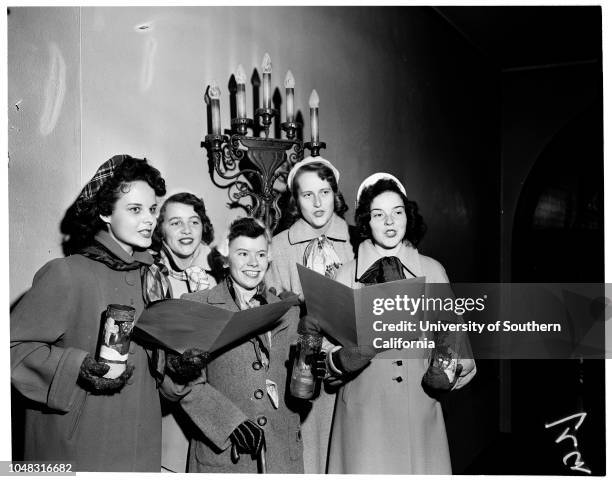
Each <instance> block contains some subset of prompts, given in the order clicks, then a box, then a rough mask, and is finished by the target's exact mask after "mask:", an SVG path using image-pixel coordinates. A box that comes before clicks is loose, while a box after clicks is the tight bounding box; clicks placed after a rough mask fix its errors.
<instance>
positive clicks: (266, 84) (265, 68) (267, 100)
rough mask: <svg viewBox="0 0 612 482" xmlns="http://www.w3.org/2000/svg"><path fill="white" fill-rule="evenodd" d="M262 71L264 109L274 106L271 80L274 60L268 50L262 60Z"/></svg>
mask: <svg viewBox="0 0 612 482" xmlns="http://www.w3.org/2000/svg"><path fill="white" fill-rule="evenodd" d="M261 71H262V72H263V106H264V109H270V108H272V93H271V86H270V82H271V80H272V60H270V55H269V54H268V53H267V52H266V54H265V55H264V58H263V60H262V62H261Z"/></svg>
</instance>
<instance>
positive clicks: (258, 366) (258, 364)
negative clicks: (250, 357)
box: [253, 361, 261, 370]
mask: <svg viewBox="0 0 612 482" xmlns="http://www.w3.org/2000/svg"><path fill="white" fill-rule="evenodd" d="M253 370H261V362H259V361H254V362H253Z"/></svg>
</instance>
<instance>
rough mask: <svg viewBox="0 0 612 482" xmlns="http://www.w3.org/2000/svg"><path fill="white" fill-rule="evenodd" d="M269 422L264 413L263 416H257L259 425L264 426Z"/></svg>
mask: <svg viewBox="0 0 612 482" xmlns="http://www.w3.org/2000/svg"><path fill="white" fill-rule="evenodd" d="M267 423H268V419H267V418H266V417H264V416H263V415H262V416H261V417H257V425H259V426H260V427H263V426H264V425H266V424H267Z"/></svg>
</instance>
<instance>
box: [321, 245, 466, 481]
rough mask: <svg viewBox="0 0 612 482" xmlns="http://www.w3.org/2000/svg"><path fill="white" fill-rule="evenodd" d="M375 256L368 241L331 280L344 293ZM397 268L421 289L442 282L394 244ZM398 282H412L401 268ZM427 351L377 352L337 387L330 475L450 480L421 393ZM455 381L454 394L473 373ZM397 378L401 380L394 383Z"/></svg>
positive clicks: (442, 437)
mask: <svg viewBox="0 0 612 482" xmlns="http://www.w3.org/2000/svg"><path fill="white" fill-rule="evenodd" d="M381 257H382V256H381V255H380V254H379V253H378V252H377V251H376V249H375V248H374V245H373V244H372V241H370V240H366V241H364V242H363V243H361V245H360V246H359V252H358V255H357V259H356V260H353V261H351V262H349V263H347V264H345V265H344V266H343V267H342V268H341V269H340V271H339V272H338V275H337V277H336V280H337V281H339V282H340V283H343V284H345V285H347V286H350V287H352V288H359V287H361V286H363V285H362V284H361V283H359V282H358V281H356V279H358V278H359V277H361V275H362V274H363V273H364V272H365V271H366V270H367V269H368V268H369V267H370V266H371V265H372V263H374V262H375V261H376V260H377V259H379V258H381ZM397 257H398V258H399V259H400V261H401V262H402V264H403V265H404V267H405V268H408V269H409V270H410V271H411V272H412V273H414V274H415V275H416V276H425V277H426V282H427V283H447V282H448V278H447V276H446V272H445V270H444V268H443V267H442V265H441V264H440V263H438V262H437V261H436V260H434V259H432V258H429V257H427V256H423V255H420V254H419V253H418V251H417V250H416V249H415V248H413V247H411V246H407V245H402V248H401V250H400V252H399V253H398V254H397ZM404 274H405V275H406V278H412V277H413V276H412V275H411V274H410V273H409V272H408V271H407V270H406V269H405V270H404ZM427 357H428V353H427V352H426V350H423V357H422V358H420V359H406V358H403V359H402V358H398V359H389V358H388V353H387V354H386V356H385V357H384V358H383V356H381V354H379V355H377V357H376V358H374V359H373V360H372V362H371V363H370V364H369V365H368V366H367V367H366V368H365V369H364V370H363V371H362V372H361V373H360V374H358V375H357V377H356V378H354V379H353V380H351V381H349V382H348V383H347V384H346V385H344V386H343V387H342V388H341V389H340V391H339V393H338V397H337V400H336V410H335V415H334V423H333V427H332V436H331V443H330V455H329V473H335V474H355V473H360V474H450V473H451V464H450V455H449V451H448V441H447V438H446V428H445V425H444V418H443V416H442V408H441V406H440V403H439V402H438V401H437V400H435V399H433V398H430V397H429V396H428V395H426V394H425V392H424V391H423V388H422V386H421V379H422V377H423V375H424V373H425V371H426V370H427ZM475 372H476V370H475V368H474V369H473V370H472V371H471V372H470V373H469V374H468V373H463V376H462V377H461V379H460V382H458V385H457V388H458V387H459V386H461V385H465V384H466V383H467V382H468V381H469V380H470V379H471V378H472V377H473V376H474V374H475ZM398 377H401V381H398V380H399V379H398Z"/></svg>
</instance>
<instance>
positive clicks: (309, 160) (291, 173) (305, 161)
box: [287, 156, 340, 191]
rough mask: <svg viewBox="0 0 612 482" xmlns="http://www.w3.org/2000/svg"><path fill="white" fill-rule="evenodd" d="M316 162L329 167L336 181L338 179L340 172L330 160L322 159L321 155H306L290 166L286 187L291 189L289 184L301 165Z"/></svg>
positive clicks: (291, 183)
mask: <svg viewBox="0 0 612 482" xmlns="http://www.w3.org/2000/svg"><path fill="white" fill-rule="evenodd" d="M317 162H318V163H321V164H324V165H325V166H327V167H329V168H330V169H331V171H332V172H333V173H334V177H335V178H336V183H338V181H339V180H340V173H339V172H338V169H336V168H335V167H334V165H333V164H332V163H331V162H329V161H328V160H327V159H323V158H322V157H321V156H317V157H312V156H308V157H306V158H304V159H302V160H301V161H300V162H297V163H296V164H295V165H294V166H293V167H292V168H291V170H290V171H289V174H287V189H289V190H290V191H291V186H292V185H293V178H294V177H295V175H296V173H297V172H298V171H299V170H300V169H301V168H302V167H304V166H306V165H308V164H315V163H317Z"/></svg>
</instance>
